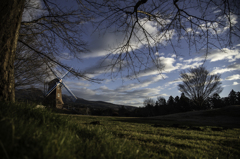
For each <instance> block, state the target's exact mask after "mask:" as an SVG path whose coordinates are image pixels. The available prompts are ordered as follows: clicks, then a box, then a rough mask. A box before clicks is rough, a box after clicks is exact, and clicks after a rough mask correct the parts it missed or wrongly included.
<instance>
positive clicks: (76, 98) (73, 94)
mask: <svg viewBox="0 0 240 159" xmlns="http://www.w3.org/2000/svg"><path fill="white" fill-rule="evenodd" d="M62 85H63V86H64V87H65V88H66V90H67V91H68V92H69V93H70V94H71V95H72V96H73V97H74V98H75V99H76V100H77V97H76V96H75V95H74V94H73V92H72V91H71V90H70V89H69V88H68V87H67V85H66V84H65V83H64V82H62Z"/></svg>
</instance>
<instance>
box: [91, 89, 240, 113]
mask: <svg viewBox="0 0 240 159" xmlns="http://www.w3.org/2000/svg"><path fill="white" fill-rule="evenodd" d="M143 105H144V106H143V107H139V108H136V109H134V110H128V109H126V108H125V107H124V106H123V107H121V108H120V109H119V110H118V111H116V110H113V109H110V108H109V109H107V110H95V111H92V113H91V114H92V115H109V116H111V115H112V116H128V117H130V116H132V117H148V116H159V115H167V114H173V113H181V112H187V111H194V110H206V109H214V108H222V107H225V106H229V105H240V92H235V91H234V90H232V91H231V92H230V93H229V95H228V97H224V98H221V97H220V96H219V94H214V95H213V96H212V97H209V98H208V99H207V100H206V101H205V103H204V105H203V106H202V107H198V106H196V105H195V104H194V102H193V101H191V100H190V99H189V98H187V97H186V96H185V95H184V93H182V94H181V96H180V97H179V96H176V97H175V98H174V97H173V96H170V97H169V98H168V100H166V99H165V98H164V97H158V98H157V101H154V100H153V99H145V100H144V102H143Z"/></svg>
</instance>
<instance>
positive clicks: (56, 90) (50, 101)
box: [44, 67, 77, 109]
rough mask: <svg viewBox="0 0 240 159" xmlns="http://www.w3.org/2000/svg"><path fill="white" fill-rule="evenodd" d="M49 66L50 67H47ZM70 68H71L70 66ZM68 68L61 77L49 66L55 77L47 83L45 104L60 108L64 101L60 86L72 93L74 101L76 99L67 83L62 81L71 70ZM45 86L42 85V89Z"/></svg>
mask: <svg viewBox="0 0 240 159" xmlns="http://www.w3.org/2000/svg"><path fill="white" fill-rule="evenodd" d="M49 68H50V67H49ZM71 69H72V68H71ZM71 69H70V70H68V71H67V72H66V73H65V74H64V75H63V76H62V77H61V78H60V77H59V76H58V75H57V74H56V73H55V72H54V71H53V70H52V69H51V68H50V70H51V71H52V72H53V74H54V75H55V76H56V78H55V79H53V80H51V81H50V82H48V83H47V85H48V90H47V92H46V94H45V97H46V98H45V102H44V103H45V104H47V105H50V106H53V107H56V108H60V109H61V108H62V107H63V105H64V103H63V100H62V86H64V87H65V88H66V90H67V91H68V92H69V93H70V94H71V95H72V97H73V99H74V102H75V100H76V99H77V97H76V96H75V95H74V94H73V92H72V91H71V90H70V89H69V88H68V87H67V85H66V84H65V83H64V82H63V78H64V77H65V76H66V75H67V74H68V73H69V72H70V71H71ZM45 88H46V85H44V89H45Z"/></svg>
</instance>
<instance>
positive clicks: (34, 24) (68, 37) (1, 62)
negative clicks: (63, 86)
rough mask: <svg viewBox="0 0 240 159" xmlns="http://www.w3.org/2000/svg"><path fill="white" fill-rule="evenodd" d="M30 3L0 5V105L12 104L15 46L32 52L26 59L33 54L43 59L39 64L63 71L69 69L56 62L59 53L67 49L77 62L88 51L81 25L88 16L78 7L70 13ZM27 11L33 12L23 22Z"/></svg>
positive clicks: (10, 0)
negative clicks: (50, 65) (80, 54)
mask: <svg viewBox="0 0 240 159" xmlns="http://www.w3.org/2000/svg"><path fill="white" fill-rule="evenodd" d="M30 2H31V0H19V1H18V0H2V1H1V2H0V17H1V18H0V20H1V24H0V34H1V35H0V46H1V47H0V68H1V69H0V77H1V79H0V90H1V91H0V101H12V102H14V101H15V90H14V88H15V86H14V84H15V79H14V61H15V53H16V48H17V43H21V44H22V45H24V46H25V47H26V48H28V50H31V51H30V52H29V53H28V56H27V57H29V56H30V55H31V54H32V53H34V56H33V58H36V59H42V62H44V63H46V64H47V63H48V64H49V63H51V64H52V65H53V66H56V65H57V66H59V67H61V68H62V69H69V66H67V65H66V64H63V63H61V62H59V60H58V59H57V58H56V57H58V58H63V57H62V54H61V50H63V49H68V50H69V52H70V56H73V57H74V58H77V59H79V60H80V58H79V57H78V54H79V53H83V52H86V51H87V49H86V48H85V46H86V43H85V42H84V41H83V40H82V39H81V33H82V31H81V28H80V25H81V24H82V23H84V22H86V21H87V20H89V16H87V14H84V12H83V11H84V9H82V8H81V5H79V7H78V8H75V9H73V8H70V9H69V8H67V7H65V8H63V7H60V5H59V4H58V3H57V1H50V0H43V1H42V3H40V4H41V5H42V6H38V5H36V4H31V3H30ZM83 8H84V7H83ZM29 10H33V12H32V13H34V14H32V13H31V14H28V16H27V17H25V19H23V20H22V15H23V13H24V12H28V11H29ZM20 28H21V29H20ZM18 37H19V38H18ZM29 39H33V41H34V42H30V41H29ZM36 43H38V45H36ZM36 46H37V47H36ZM19 55H20V54H19ZM25 55H26V54H25ZM18 57H24V56H22V55H21V56H18ZM25 60H26V59H25ZM15 64H16V63H15ZM18 66H19V65H18ZM20 72H21V71H20ZM71 73H72V74H73V75H74V76H75V77H78V78H84V79H86V80H89V81H95V80H94V79H91V78H88V77H87V76H85V75H84V73H82V72H81V71H80V70H76V69H72V70H71ZM20 75H22V74H21V73H20Z"/></svg>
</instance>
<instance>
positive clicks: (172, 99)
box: [167, 96, 174, 106]
mask: <svg viewBox="0 0 240 159" xmlns="http://www.w3.org/2000/svg"><path fill="white" fill-rule="evenodd" d="M167 105H169V106H173V105H174V98H173V96H170V97H169V98H168V100H167Z"/></svg>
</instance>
